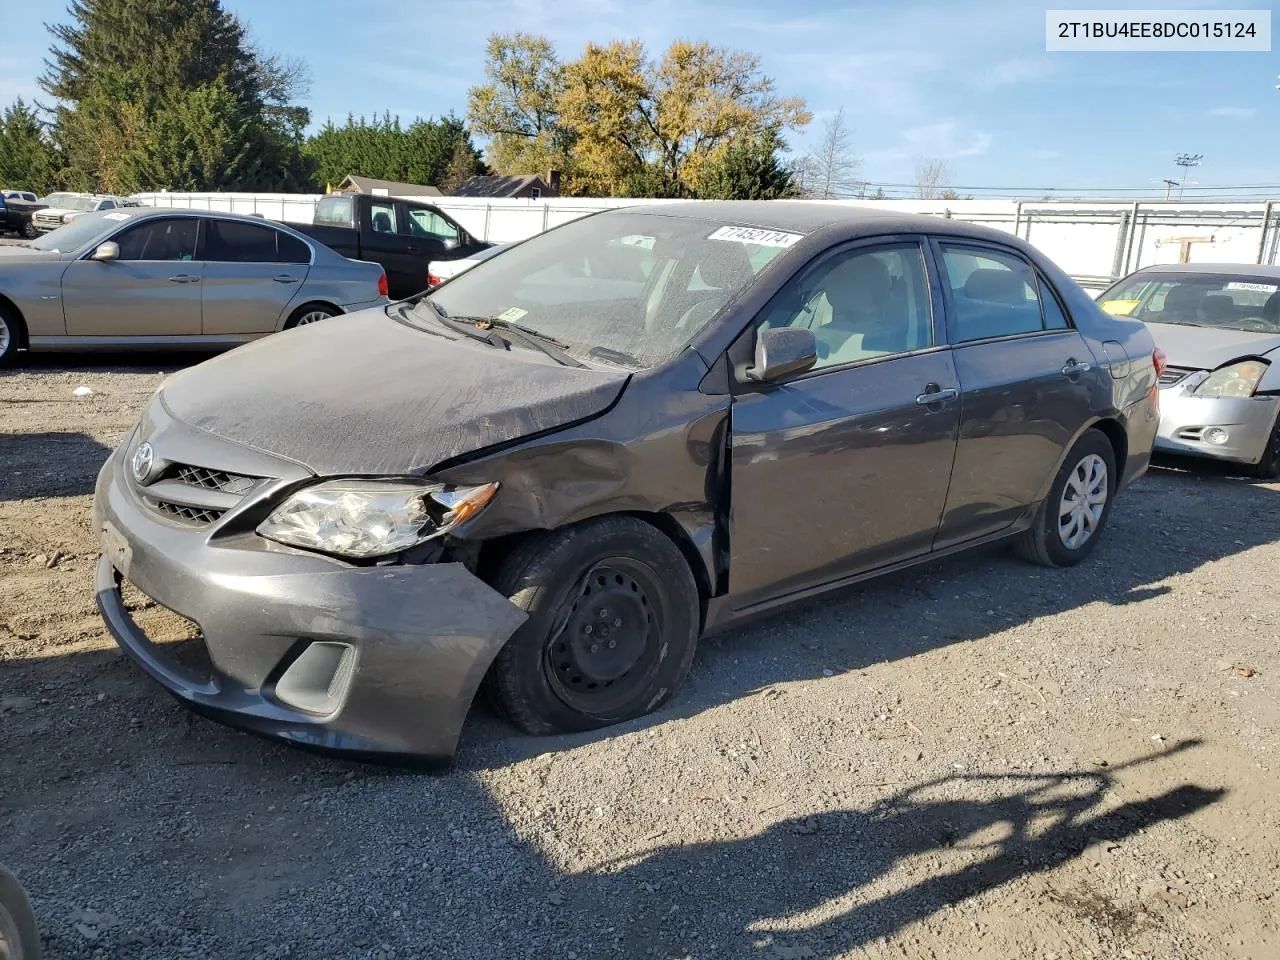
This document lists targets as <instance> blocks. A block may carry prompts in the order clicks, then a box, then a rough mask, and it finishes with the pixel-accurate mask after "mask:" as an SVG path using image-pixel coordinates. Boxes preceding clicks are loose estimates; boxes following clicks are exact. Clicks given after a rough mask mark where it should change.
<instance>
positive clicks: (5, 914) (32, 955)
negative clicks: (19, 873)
mask: <svg viewBox="0 0 1280 960" xmlns="http://www.w3.org/2000/svg"><path fill="white" fill-rule="evenodd" d="M0 960H40V933H39V931H38V930H37V929H36V917H35V914H34V913H33V912H32V911H31V901H30V900H28V899H27V894H26V892H25V891H24V890H23V889H22V885H21V884H19V883H18V881H17V879H16V878H15V877H14V875H13V874H11V873H10V872H9V871H8V870H6V869H5V868H4V867H0Z"/></svg>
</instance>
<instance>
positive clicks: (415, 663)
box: [94, 420, 525, 762]
mask: <svg viewBox="0 0 1280 960" xmlns="http://www.w3.org/2000/svg"><path fill="white" fill-rule="evenodd" d="M144 429H146V427H145V425H144ZM179 430H181V431H183V432H185V434H186V437H185V443H186V445H187V446H188V450H187V451H184V454H185V455H186V456H187V457H188V458H190V451H189V447H190V445H191V442H192V438H193V437H194V436H196V435H195V432H194V431H189V430H186V429H185V428H184V427H182V425H180V424H177V423H176V422H175V421H172V420H170V421H168V423H167V427H162V428H160V429H158V430H155V431H154V432H152V433H151V434H150V439H151V442H152V444H153V446H154V447H155V448H156V449H157V450H161V449H166V448H168V449H177V448H179V447H181V446H182V444H181V443H173V442H171V441H172V440H173V439H174V437H173V436H172V435H173V434H175V433H177V432H179ZM166 433H167V434H168V436H166ZM138 439H139V438H138V437H137V436H134V437H131V438H130V440H129V441H126V443H125V444H124V445H123V446H122V447H121V448H120V450H117V451H116V452H115V453H114V454H113V455H112V456H111V458H110V459H109V460H108V461H107V463H106V464H105V465H104V466H103V468H102V471H101V473H100V474H99V477H98V484H97V490H96V493H95V496H94V530H95V532H96V533H97V534H98V536H99V538H100V540H101V542H102V546H103V551H104V555H103V557H102V560H101V561H100V562H99V565H98V572H97V584H96V590H97V602H98V608H99V610H100V611H101V612H102V616H103V618H104V620H105V621H106V624H107V627H108V629H109V630H110V631H111V633H112V635H113V636H114V637H115V638H116V641H117V642H118V643H119V645H120V647H121V648H122V649H123V650H124V651H125V652H126V653H128V654H129V655H130V656H131V657H132V658H133V659H134V660H135V661H136V662H137V663H138V665H139V666H141V667H142V668H143V670H145V671H146V672H147V673H148V674H150V676H151V677H152V678H153V679H155V680H156V681H158V682H159V683H160V684H161V685H162V686H164V687H165V688H166V689H167V690H168V691H169V692H170V693H172V694H173V695H174V696H176V697H177V698H178V699H180V700H182V701H184V702H185V703H186V704H188V705H189V706H190V707H191V708H193V709H195V710H196V711H198V712H200V713H203V714H206V715H209V716H211V717H213V718H214V719H217V720H220V721H223V722H225V723H228V724H230V725H232V726H236V727H240V728H242V729H246V730H250V731H252V732H255V733H260V734H265V735H268V736H272V737H277V738H280V739H283V740H286V741H289V742H291V743H294V744H296V745H299V746H304V747H311V748H317V749H322V750H326V751H337V752H342V753H347V754H354V755H360V756H377V757H382V758H386V759H395V760H402V761H404V760H411V761H415V762H432V761H436V762H438V761H442V760H447V759H449V758H451V757H452V756H453V754H454V752H455V750H456V748H457V743H458V738H459V735H460V734H461V730H462V724H463V721H464V720H465V718H466V714H467V710H468V708H469V707H470V704H471V700H472V698H473V697H474V695H475V692H476V689H477V687H478V686H479V683H480V680H481V678H482V677H483V676H484V673H485V671H486V670H487V669H488V667H489V664H490V663H491V662H492V660H493V658H494V656H495V655H496V654H497V652H498V650H499V649H500V648H501V647H502V645H503V643H505V642H506V640H507V638H508V637H510V636H511V634H512V633H513V632H514V631H515V629H516V628H517V627H518V626H519V625H520V624H521V623H522V622H523V621H524V619H525V614H524V612H523V611H521V610H520V609H519V608H517V607H516V606H514V605H513V604H512V603H510V602H509V601H508V600H507V599H506V598H505V597H503V596H501V595H500V594H498V593H497V592H496V591H494V590H493V589H492V588H490V587H489V586H488V585H486V584H485V583H483V582H482V581H480V580H479V579H477V578H476V577H475V576H473V575H472V574H471V573H469V572H468V571H467V570H466V569H465V568H464V567H463V566H462V565H461V564H424V565H389V566H372V567H357V566H351V565H349V564H346V563H342V562H340V561H337V560H333V559H330V558H327V557H324V556H321V555H318V554H313V553H307V552H305V551H297V550H291V549H288V548H283V547H279V546H278V545H275V544H271V543H268V542H267V541H264V540H262V539H261V538H259V537H257V536H256V535H254V534H253V533H252V532H251V530H250V531H249V532H239V533H236V532H234V531H235V529H236V522H235V521H236V513H237V510H232V511H228V512H227V514H226V515H225V516H224V517H222V518H221V519H220V520H218V521H216V522H214V523H212V524H210V525H208V526H206V527H204V528H201V529H194V528H193V527H192V526H191V524H190V523H184V522H181V521H179V520H175V519H172V518H170V517H168V516H165V515H162V514H160V513H158V512H157V511H155V510H153V509H152V508H151V507H150V506H149V505H148V504H147V503H145V502H144V501H143V499H142V497H141V495H140V489H139V488H138V487H137V485H136V484H135V483H134V481H133V478H132V476H131V475H130V472H129V469H128V467H127V460H126V455H127V454H128V453H129V452H130V451H131V450H132V448H133V445H134V444H136V443H137V442H138ZM204 439H205V440H206V441H207V446H208V447H209V448H210V449H209V450H207V451H206V452H207V453H209V454H211V456H210V458H209V459H211V460H212V461H213V465H214V466H215V467H216V466H218V465H219V464H218V462H217V448H218V447H220V446H221V442H220V441H214V440H213V439H212V438H207V437H206V438H204ZM240 450H241V451H243V450H244V448H240ZM285 482H288V481H285ZM267 495H268V496H269V495H270V493H269V491H268V494H267ZM251 499H252V498H246V500H251ZM252 509H253V506H252V504H251V503H250V504H248V505H246V506H245V507H244V508H242V509H240V511H239V512H244V511H246V510H252ZM122 579H127V580H128V581H129V582H130V583H132V584H133V585H134V586H135V587H137V588H138V590H140V591H141V592H142V593H144V594H146V595H147V596H148V597H150V598H151V599H153V600H154V601H156V602H157V603H159V604H161V605H163V606H165V607H167V608H169V609H170V610H172V611H174V612H176V613H178V614H179V615H181V616H183V617H185V618H187V619H188V620H191V621H193V622H194V623H195V624H196V625H197V626H198V627H199V630H200V634H201V636H202V638H203V645H204V648H205V651H206V653H207V656H204V657H201V658H199V659H198V662H199V666H197V667H193V666H191V665H189V663H188V662H187V661H185V660H184V661H182V662H179V661H178V660H177V659H176V658H174V657H173V656H172V655H171V654H170V653H169V651H168V650H167V649H166V648H165V646H164V645H162V644H157V643H153V642H152V641H151V640H150V639H149V638H148V637H147V635H146V634H145V633H144V632H143V630H142V629H141V628H140V627H139V626H138V625H137V623H135V622H134V620H133V618H132V616H131V614H130V612H129V610H128V609H127V607H126V606H125V603H124V600H123V599H122V596H121V592H120V583H121V580H122Z"/></svg>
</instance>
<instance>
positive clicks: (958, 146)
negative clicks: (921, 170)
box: [866, 118, 992, 164]
mask: <svg viewBox="0 0 1280 960" xmlns="http://www.w3.org/2000/svg"><path fill="white" fill-rule="evenodd" d="M991 142H992V141H991V135H990V134H988V133H985V132H984V131H981V130H967V129H966V130H962V129H961V127H960V121H958V120H956V119H954V118H948V119H946V120H940V121H938V122H936V123H928V124H924V125H922V126H918V127H909V128H908V129H906V130H903V131H902V133H901V135H900V136H899V138H898V142H897V143H896V144H894V145H893V146H890V147H885V148H883V149H880V150H872V151H869V152H868V153H867V155H866V161H867V163H869V164H872V163H895V162H899V161H902V160H914V159H915V158H917V157H942V158H943V159H946V160H959V159H961V158H964V157H980V156H982V155H984V154H985V153H987V151H988V150H990V149H991Z"/></svg>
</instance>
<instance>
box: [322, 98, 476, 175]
mask: <svg viewBox="0 0 1280 960" xmlns="http://www.w3.org/2000/svg"><path fill="white" fill-rule="evenodd" d="M304 150H305V153H306V156H307V158H308V159H309V160H310V161H311V162H312V163H313V164H314V167H315V174H316V177H317V178H318V179H319V180H320V181H321V182H322V183H328V184H336V183H338V182H339V181H340V180H342V178H343V177H345V176H347V175H348V174H357V175H359V176H365V177H375V178H377V179H379V180H398V181H401V182H404V183H418V184H423V185H428V186H440V185H441V184H442V183H443V182H444V181H445V180H446V177H447V174H448V172H449V170H450V165H451V163H453V162H454V160H455V157H456V158H457V163H458V170H459V171H460V170H462V169H464V168H465V169H467V170H468V171H469V172H468V173H467V174H466V176H472V175H473V174H474V173H477V172H480V171H481V170H483V164H481V162H480V154H479V152H478V151H477V150H476V149H475V147H474V146H473V145H472V143H471V138H470V136H469V135H468V133H467V130H466V128H465V127H464V126H463V123H462V121H461V120H459V119H458V118H457V117H454V116H452V115H450V116H447V117H443V118H441V119H440V120H432V119H426V120H422V119H419V120H415V121H414V122H413V123H411V124H410V125H409V126H408V128H405V127H404V126H402V124H401V122H400V119H399V118H398V117H395V118H393V117H392V116H391V115H390V114H383V115H382V116H381V117H374V118H373V119H372V120H366V119H365V118H364V117H360V118H359V119H357V118H355V117H353V116H350V115H348V117H347V119H346V122H345V123H344V124H343V125H342V126H336V125H335V124H334V123H333V121H331V120H330V121H326V122H325V125H324V126H323V127H321V128H320V130H319V132H317V133H316V134H315V136H313V137H311V138H309V139H308V140H307V142H306V144H305V147H304ZM463 179H465V177H464V178H463Z"/></svg>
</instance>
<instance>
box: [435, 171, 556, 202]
mask: <svg viewBox="0 0 1280 960" xmlns="http://www.w3.org/2000/svg"><path fill="white" fill-rule="evenodd" d="M526 187H537V188H538V189H539V190H541V191H542V192H543V193H544V194H545V193H548V192H550V189H551V188H550V187H548V186H547V182H546V181H545V180H543V179H542V178H541V177H540V176H538V175H537V174H536V173H526V174H523V175H521V176H509V177H469V178H467V179H466V180H463V181H462V183H460V184H458V186H457V187H456V188H454V191H453V195H454V196H455V197H514V196H517V195H518V194H519V193H520V191H522V190H524V189H525V188H526Z"/></svg>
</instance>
